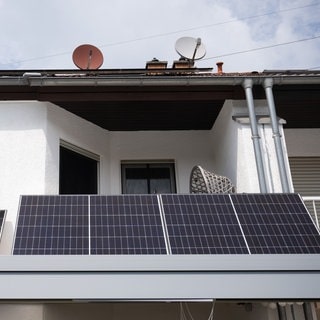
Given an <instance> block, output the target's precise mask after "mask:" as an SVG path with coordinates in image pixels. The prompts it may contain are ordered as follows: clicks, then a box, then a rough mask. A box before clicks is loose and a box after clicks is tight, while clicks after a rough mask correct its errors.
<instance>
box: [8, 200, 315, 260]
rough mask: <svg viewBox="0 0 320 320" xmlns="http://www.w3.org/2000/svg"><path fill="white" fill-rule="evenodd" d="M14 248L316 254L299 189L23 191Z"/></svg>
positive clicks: (18, 250)
mask: <svg viewBox="0 0 320 320" xmlns="http://www.w3.org/2000/svg"><path fill="white" fill-rule="evenodd" d="M13 253H14V254H77V255H79V254H80V255H81V254H103V255H105V254H107V255H113V254H114V255H122V254H135V255H137V254H291V253H295V254H300V253H307V254H314V253H320V235H319V230H318V229H317V227H316V226H315V224H314V223H313V221H312V218H311V216H310V215H309V213H308V212H307V210H306V208H305V206H304V204H303V201H302V200H301V198H300V196H299V195H297V194H231V195H229V194H228V195H227V194H188V195H181V194H163V195H118V196H99V195H80V196H72V195H64V196H63V195H61V196H22V197H21V203H20V210H19V218H18V223H17V228H16V237H15V244H14V250H13Z"/></svg>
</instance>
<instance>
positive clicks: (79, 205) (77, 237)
mask: <svg viewBox="0 0 320 320" xmlns="http://www.w3.org/2000/svg"><path fill="white" fill-rule="evenodd" d="M88 235H89V232H88V197H87V196H22V198H21V204H20V212H19V217H18V226H17V229H16V237H15V245H14V251H13V253H14V254H35V255H37V254H80V255H81V254H88V253H89V251H88V248H89V246H88V243H89V241H88Z"/></svg>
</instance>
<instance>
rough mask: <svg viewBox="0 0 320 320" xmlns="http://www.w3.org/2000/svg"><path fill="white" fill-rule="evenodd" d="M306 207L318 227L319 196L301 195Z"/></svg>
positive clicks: (319, 212) (319, 217)
mask: <svg viewBox="0 0 320 320" xmlns="http://www.w3.org/2000/svg"><path fill="white" fill-rule="evenodd" d="M302 199H303V201H304V203H305V205H306V207H307V209H308V210H309V212H310V214H311V216H312V218H313V219H314V221H315V223H316V225H317V226H318V228H320V226H319V220H320V197H315V196H314V197H306V196H305V197H302Z"/></svg>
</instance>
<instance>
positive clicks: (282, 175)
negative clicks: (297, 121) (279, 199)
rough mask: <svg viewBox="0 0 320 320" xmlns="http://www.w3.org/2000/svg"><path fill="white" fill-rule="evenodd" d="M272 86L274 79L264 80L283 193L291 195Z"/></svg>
mask: <svg viewBox="0 0 320 320" xmlns="http://www.w3.org/2000/svg"><path fill="white" fill-rule="evenodd" d="M272 86H273V79H272V78H266V79H264V81H263V87H264V90H265V93H266V97H267V102H268V108H269V113H270V119H271V126H272V133H273V139H274V144H275V148H276V154H277V160H278V167H279V173H280V179H281V185H282V191H283V192H286V193H289V192H290V188H289V183H288V176H287V171H286V167H285V162H284V156H283V148H282V144H281V134H280V131H279V123H278V119H277V114H276V108H275V104H274V99H273V93H272Z"/></svg>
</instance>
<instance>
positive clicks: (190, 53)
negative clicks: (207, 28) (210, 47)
mask: <svg viewBox="0 0 320 320" xmlns="http://www.w3.org/2000/svg"><path fill="white" fill-rule="evenodd" d="M175 49H176V51H177V52H178V54H179V55H180V56H181V58H183V59H187V60H188V61H189V64H190V65H191V66H193V64H194V61H195V60H200V59H202V58H203V57H204V56H205V55H206V49H205V46H204V44H203V43H202V42H201V38H191V37H182V38H180V39H178V40H177V41H176V45H175Z"/></svg>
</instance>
